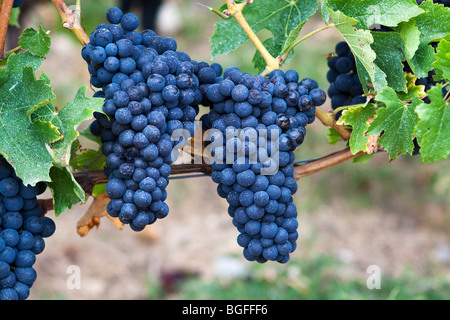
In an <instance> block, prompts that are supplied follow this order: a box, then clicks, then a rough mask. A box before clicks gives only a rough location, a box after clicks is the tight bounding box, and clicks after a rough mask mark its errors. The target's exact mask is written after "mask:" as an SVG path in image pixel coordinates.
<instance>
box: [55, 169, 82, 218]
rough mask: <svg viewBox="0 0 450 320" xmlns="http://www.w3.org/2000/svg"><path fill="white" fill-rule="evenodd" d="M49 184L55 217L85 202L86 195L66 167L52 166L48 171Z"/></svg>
mask: <svg viewBox="0 0 450 320" xmlns="http://www.w3.org/2000/svg"><path fill="white" fill-rule="evenodd" d="M50 177H51V182H47V185H48V186H49V188H50V190H51V192H52V195H53V205H54V208H55V214H56V216H59V215H60V214H61V213H63V212H65V211H67V210H69V209H70V208H72V206H73V205H75V204H77V203H79V202H80V201H81V202H83V203H84V202H86V194H85V192H84V190H83V188H81V186H80V185H79V184H78V182H77V181H76V180H75V178H74V177H73V175H72V173H71V172H70V170H69V169H68V168H67V167H61V166H57V165H55V166H53V167H52V168H51V169H50Z"/></svg>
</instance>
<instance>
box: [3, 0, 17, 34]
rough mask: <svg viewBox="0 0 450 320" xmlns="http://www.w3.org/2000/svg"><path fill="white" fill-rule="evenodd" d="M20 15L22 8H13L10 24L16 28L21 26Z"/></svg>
mask: <svg viewBox="0 0 450 320" xmlns="http://www.w3.org/2000/svg"><path fill="white" fill-rule="evenodd" d="M0 2H1V1H0ZM19 16H20V8H12V10H11V17H10V18H9V25H10V26H13V27H16V28H20V23H19Z"/></svg>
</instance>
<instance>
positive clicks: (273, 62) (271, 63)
mask: <svg viewBox="0 0 450 320" xmlns="http://www.w3.org/2000/svg"><path fill="white" fill-rule="evenodd" d="M225 2H226V4H227V7H228V11H229V13H230V15H231V16H232V17H233V18H234V19H236V21H237V23H239V25H240V26H241V28H242V30H243V31H244V32H245V33H246V34H247V36H248V37H249V39H250V41H251V42H252V43H253V44H254V45H255V47H256V49H257V50H258V51H259V53H261V56H262V57H263V58H264V61H265V62H266V65H267V67H266V72H270V71H272V70H275V69H279V68H280V61H279V60H278V59H277V58H274V57H272V55H271V54H270V53H269V51H267V49H266V47H265V46H264V45H263V44H262V42H261V40H259V38H258V36H257V35H256V34H255V32H254V31H253V30H252V28H251V27H250V25H249V24H248V22H247V20H246V19H245V17H244V15H243V14H242V10H244V7H245V6H246V5H247V4H251V3H252V1H244V2H241V3H235V2H234V1H233V0H226V1H225Z"/></svg>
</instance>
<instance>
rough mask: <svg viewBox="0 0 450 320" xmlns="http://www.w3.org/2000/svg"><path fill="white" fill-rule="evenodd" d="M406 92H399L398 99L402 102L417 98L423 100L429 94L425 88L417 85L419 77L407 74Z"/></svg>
mask: <svg viewBox="0 0 450 320" xmlns="http://www.w3.org/2000/svg"><path fill="white" fill-rule="evenodd" d="M405 77H406V92H397V95H398V97H399V98H400V100H402V101H408V100H412V99H414V98H415V97H417V98H419V99H420V98H422V97H424V96H425V95H426V94H427V93H426V92H425V86H424V85H420V84H416V81H417V77H416V76H415V75H413V74H412V73H406V74H405Z"/></svg>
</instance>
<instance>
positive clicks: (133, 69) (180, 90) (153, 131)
mask: <svg viewBox="0 0 450 320" xmlns="http://www.w3.org/2000/svg"><path fill="white" fill-rule="evenodd" d="M106 17H107V20H108V22H109V23H110V24H109V25H108V24H100V25H99V26H98V27H97V28H96V30H95V31H94V32H93V33H92V34H91V37H90V39H91V43H89V44H87V45H86V46H85V47H84V48H83V50H82V52H81V53H82V57H83V59H84V60H86V62H88V63H89V65H88V71H89V72H90V74H91V84H92V85H93V86H94V87H97V88H100V90H99V91H98V92H96V94H95V96H99V97H103V98H105V102H104V105H103V111H104V113H105V114H106V115H107V116H108V117H109V118H107V117H104V116H100V115H99V114H94V117H95V120H94V121H93V122H92V124H91V132H92V133H93V134H95V135H96V136H99V137H100V138H101V142H102V149H101V150H102V152H103V154H104V155H105V156H106V157H107V160H106V167H105V170H104V172H105V174H106V176H107V178H108V183H107V185H106V192H107V194H108V195H109V197H110V199H111V201H110V202H109V203H108V205H107V211H108V213H109V214H110V215H111V216H114V217H119V218H120V219H121V220H122V221H123V222H124V223H126V224H129V226H130V228H131V229H132V230H134V231H140V230H142V229H143V228H145V226H147V225H150V224H152V223H154V222H155V221H156V220H158V219H162V218H164V217H166V216H167V215H168V213H169V208H168V206H167V205H166V204H165V203H164V201H165V199H166V198H167V191H166V188H167V186H168V182H169V180H168V177H169V176H170V174H171V166H170V165H171V164H172V163H173V161H174V160H175V159H176V152H177V150H176V149H175V147H176V148H181V147H182V146H183V143H186V142H185V141H184V140H185V139H183V140H178V141H173V140H172V138H171V134H172V133H173V132H175V131H178V130H179V129H184V130H186V132H187V134H188V135H190V136H192V135H194V133H195V130H196V126H195V124H194V121H195V118H196V116H197V114H198V112H199V104H200V103H201V102H203V100H204V96H203V95H202V93H201V92H200V87H201V86H204V85H206V84H208V85H209V84H212V83H213V82H215V80H216V78H217V77H219V76H220V74H219V73H222V69H221V66H220V65H219V64H213V65H211V66H209V65H208V64H207V63H198V62H196V61H194V60H192V59H191V58H190V56H189V55H188V54H187V53H185V52H182V51H177V42H176V41H175V40H174V39H173V38H170V37H161V36H159V35H157V34H156V33H155V32H154V31H152V30H143V31H141V32H139V31H137V29H138V28H139V19H138V18H137V16H136V15H134V14H132V13H124V12H122V11H121V10H120V9H118V8H116V7H113V8H110V9H109V10H108V11H107V13H106ZM98 47H99V48H98ZM102 49H103V51H102ZM97 51H98V52H97ZM200 66H201V67H200ZM202 70H203V71H202ZM105 119H108V120H105ZM179 142H180V143H179ZM133 208H136V209H137V210H134V209H133Z"/></svg>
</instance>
